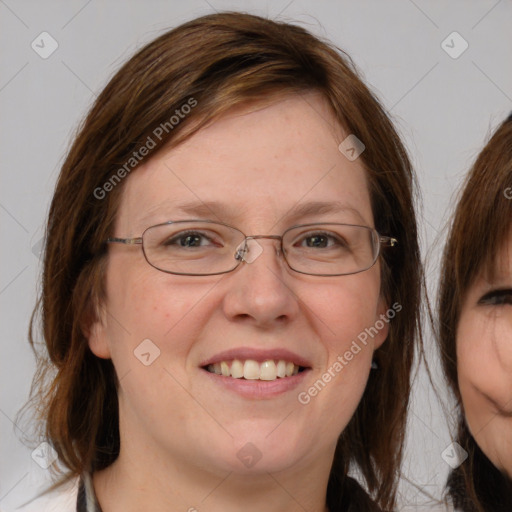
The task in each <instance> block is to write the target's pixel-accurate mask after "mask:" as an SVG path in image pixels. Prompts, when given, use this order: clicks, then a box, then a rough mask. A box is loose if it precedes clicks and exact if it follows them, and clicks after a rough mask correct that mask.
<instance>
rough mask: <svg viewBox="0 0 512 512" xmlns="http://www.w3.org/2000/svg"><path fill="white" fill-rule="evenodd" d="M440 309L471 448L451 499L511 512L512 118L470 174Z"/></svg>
mask: <svg viewBox="0 0 512 512" xmlns="http://www.w3.org/2000/svg"><path fill="white" fill-rule="evenodd" d="M437 307H438V320H439V324H438V325H439V327H438V334H439V336H438V338H439V343H440V349H441V356H442V361H443V368H444V372H445V375H446V377H447V380H448V383H449V385H450V388H451V390H452V391H453V393H454V394H455V398H456V400H457V402H458V404H459V411H460V417H459V420H458V432H457V442H458V443H459V444H460V445H461V447H462V448H463V449H464V450H465V451H466V452H467V454H468V457H467V459H466V460H464V461H463V462H462V459H463V457H461V462H462V463H461V464H460V465H459V466H458V467H457V468H456V469H454V470H453V471H452V472H451V474H450V476H449V478H448V482H447V494H448V496H447V499H448V500H449V501H450V502H451V503H453V505H454V506H455V509H456V510H459V511H463V512H482V511H485V512H505V511H507V512H510V511H511V510H512V482H511V477H512V116H510V117H509V118H508V119H507V120H506V121H504V122H503V123H502V124H501V126H499V128H498V129H497V130H496V132H495V133H494V135H493V136H492V138H491V139H490V140H489V142H488V143H487V145H486V146H485V147H484V149H483V150H482V152H481V153H480V154H479V156H478V157H477V160H476V162H475V163H474V165H473V168H472V169H471V171H470V173H469V175H468V177H467V179H466V182H465V186H464V189H463V192H462V195H461V197H460V201H459V203H458V205H457V207H456V211H455V216H454V219H453V223H452V225H451V229H450V233H449V236H448V242H447V245H446V247H445V251H444V255H443V263H442V272H441V283H440V291H439V301H438V306H437ZM463 453H464V452H461V454H463Z"/></svg>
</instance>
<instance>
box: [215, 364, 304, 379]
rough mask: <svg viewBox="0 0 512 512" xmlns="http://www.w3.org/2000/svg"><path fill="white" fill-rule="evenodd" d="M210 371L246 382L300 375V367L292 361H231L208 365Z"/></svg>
mask: <svg viewBox="0 0 512 512" xmlns="http://www.w3.org/2000/svg"><path fill="white" fill-rule="evenodd" d="M208 371H209V372H211V373H216V374H217V375H223V376H224V377H232V378H235V379H241V378H242V377H243V378H244V379H246V380H258V379H259V380H276V379H277V378H280V379H283V378H285V377H291V376H292V375H297V374H298V373H299V367H298V366H297V365H296V364H293V363H292V362H291V361H284V360H282V359H280V360H279V361H273V360H271V359H269V360H267V361H264V362H263V363H258V362H257V361H254V360H253V359H246V360H245V361H243V362H242V361H240V360H238V359H235V360H233V361H231V364H230V362H229V361H221V362H220V363H215V364H210V365H208Z"/></svg>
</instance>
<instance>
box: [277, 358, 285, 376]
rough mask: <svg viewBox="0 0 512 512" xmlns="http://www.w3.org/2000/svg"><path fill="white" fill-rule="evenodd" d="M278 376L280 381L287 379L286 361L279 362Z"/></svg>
mask: <svg viewBox="0 0 512 512" xmlns="http://www.w3.org/2000/svg"><path fill="white" fill-rule="evenodd" d="M277 376H278V377H279V378H280V379H282V378H283V377H286V361H283V360H282V359H281V360H279V361H278V362H277Z"/></svg>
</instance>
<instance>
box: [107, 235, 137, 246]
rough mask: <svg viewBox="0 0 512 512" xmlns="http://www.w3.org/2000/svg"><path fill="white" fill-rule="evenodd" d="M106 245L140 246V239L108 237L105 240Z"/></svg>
mask: <svg viewBox="0 0 512 512" xmlns="http://www.w3.org/2000/svg"><path fill="white" fill-rule="evenodd" d="M106 241H107V243H111V244H127V245H135V244H141V243H142V238H141V237H137V238H116V237H110V238H107V240H106Z"/></svg>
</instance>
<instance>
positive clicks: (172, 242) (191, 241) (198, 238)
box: [161, 231, 222, 248]
mask: <svg viewBox="0 0 512 512" xmlns="http://www.w3.org/2000/svg"><path fill="white" fill-rule="evenodd" d="M211 235H213V233H211ZM161 245H163V246H164V247H185V248H194V247H208V246H216V247H221V246H222V244H221V243H220V240H219V239H218V237H217V240H214V236H210V235H207V234H205V233H203V232H200V231H181V232H179V233H176V234H174V235H172V236H170V237H167V238H165V239H164V240H163V242H162V243H161Z"/></svg>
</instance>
